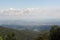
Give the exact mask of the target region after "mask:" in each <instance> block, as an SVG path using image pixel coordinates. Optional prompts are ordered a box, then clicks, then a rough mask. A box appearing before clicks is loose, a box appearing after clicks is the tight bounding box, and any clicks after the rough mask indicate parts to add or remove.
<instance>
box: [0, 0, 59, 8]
mask: <svg viewBox="0 0 60 40" xmlns="http://www.w3.org/2000/svg"><path fill="white" fill-rule="evenodd" d="M50 6H54V7H55V6H60V0H0V9H6V8H40V7H50Z"/></svg>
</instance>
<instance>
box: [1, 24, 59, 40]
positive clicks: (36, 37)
mask: <svg viewBox="0 0 60 40" xmlns="http://www.w3.org/2000/svg"><path fill="white" fill-rule="evenodd" d="M0 40H60V26H57V25H54V26H52V28H51V30H50V31H48V30H42V31H40V32H35V31H29V30H15V29H10V28H4V27H2V26H0Z"/></svg>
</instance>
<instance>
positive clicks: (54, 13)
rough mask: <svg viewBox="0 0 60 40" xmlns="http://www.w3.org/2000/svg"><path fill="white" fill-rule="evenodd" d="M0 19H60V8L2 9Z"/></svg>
mask: <svg viewBox="0 0 60 40" xmlns="http://www.w3.org/2000/svg"><path fill="white" fill-rule="evenodd" d="M0 18H3V19H5V18H6V19H10V18H11V19H13V18H15V19H46V18H49V19H50V18H57V19H60V8H26V9H14V8H10V9H2V10H0Z"/></svg>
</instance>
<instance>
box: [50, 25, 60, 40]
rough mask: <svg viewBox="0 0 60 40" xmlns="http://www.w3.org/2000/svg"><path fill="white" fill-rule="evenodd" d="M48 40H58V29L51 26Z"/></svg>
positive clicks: (59, 28)
mask: <svg viewBox="0 0 60 40" xmlns="http://www.w3.org/2000/svg"><path fill="white" fill-rule="evenodd" d="M50 40H60V27H59V26H56V25H55V26H53V27H52V29H51V30H50Z"/></svg>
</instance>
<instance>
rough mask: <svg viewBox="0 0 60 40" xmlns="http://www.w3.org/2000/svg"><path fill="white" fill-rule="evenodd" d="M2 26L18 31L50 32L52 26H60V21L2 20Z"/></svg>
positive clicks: (0, 23) (0, 22)
mask: <svg viewBox="0 0 60 40" xmlns="http://www.w3.org/2000/svg"><path fill="white" fill-rule="evenodd" d="M0 25H1V26H3V27H8V28H14V29H18V30H32V31H40V30H50V28H51V26H52V25H60V21H59V20H47V21H46V20H44V21H23V20H4V21H3V20H1V21H0Z"/></svg>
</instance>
